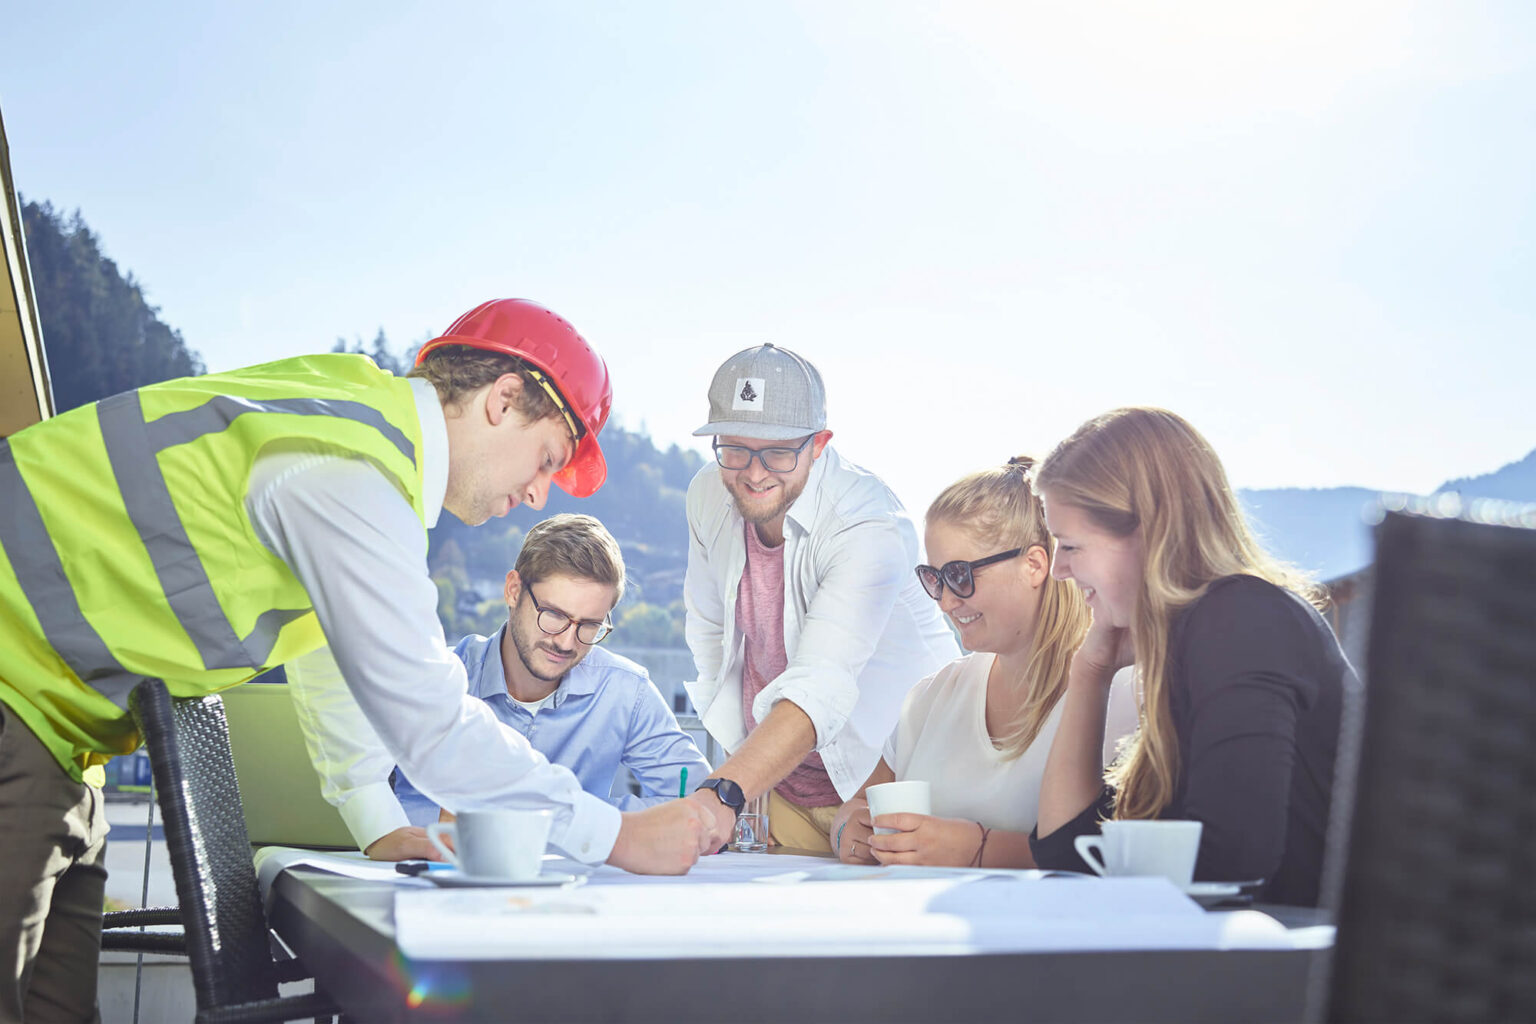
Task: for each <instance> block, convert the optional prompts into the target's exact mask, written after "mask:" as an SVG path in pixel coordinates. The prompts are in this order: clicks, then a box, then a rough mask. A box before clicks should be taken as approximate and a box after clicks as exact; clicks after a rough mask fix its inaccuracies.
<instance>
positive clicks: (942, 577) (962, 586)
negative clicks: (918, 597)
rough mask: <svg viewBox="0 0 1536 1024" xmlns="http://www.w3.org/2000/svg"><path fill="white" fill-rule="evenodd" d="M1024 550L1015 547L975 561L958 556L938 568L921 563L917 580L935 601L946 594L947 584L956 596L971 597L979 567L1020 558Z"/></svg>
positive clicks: (917, 569) (917, 570)
mask: <svg viewBox="0 0 1536 1024" xmlns="http://www.w3.org/2000/svg"><path fill="white" fill-rule="evenodd" d="M1023 551H1024V549H1023V548H1014V549H1013V550H1011V551H1002V552H999V553H998V554H995V555H988V556H987V557H986V558H978V559H976V561H974V562H962V561H960V560H959V559H958V558H957V559H955V560H954V561H953V562H945V563H944V564H943V565H941V566H939V567H938V568H937V569H935V568H934V567H933V566H931V565H920V566H918V567H917V568H916V569H915V570H914V571H915V572H916V573H917V581H918V582H919V583H921V584H922V585H923V589H924V590H926V591H927V592H928V596H929V597H931V598H933V599H934V600H935V601H937V600H939V598H941V597H943V596H944V588H945V587H946V586H948V587H949V589H950V591H951V592H952V593H953V594H954V595H955V596H956V597H970V596H971V595H972V594H974V593H976V570H977V569H980V568H982V567H983V566H988V565H992V564H994V563H997V562H1006V561H1007V560H1008V559H1010V558H1018V557H1019V555H1020V554H1022V553H1023Z"/></svg>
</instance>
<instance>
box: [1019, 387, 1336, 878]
mask: <svg viewBox="0 0 1536 1024" xmlns="http://www.w3.org/2000/svg"><path fill="white" fill-rule="evenodd" d="M1037 482H1038V487H1039V489H1040V492H1041V497H1042V498H1043V500H1044V503H1045V510H1046V520H1047V522H1048V523H1049V526H1050V530H1051V533H1052V534H1053V535H1054V536H1055V538H1056V545H1057V547H1056V562H1055V569H1054V571H1055V574H1056V576H1057V577H1058V578H1060V579H1062V580H1069V579H1070V580H1073V581H1074V582H1076V584H1077V585H1078V586H1079V587H1081V588H1082V591H1083V593H1084V594H1085V595H1086V596H1087V600H1088V607H1089V608H1090V609H1092V612H1093V626H1092V629H1090V630H1089V633H1088V636H1087V638H1086V639H1085V640H1084V642H1083V646H1082V648H1081V649H1080V650H1079V651H1078V653H1077V656H1076V657H1075V658H1074V659H1073V664H1072V671H1071V682H1070V685H1069V686H1068V688H1067V695H1066V697H1065V698H1064V699H1063V700H1062V713H1061V725H1060V728H1059V729H1058V730H1057V733H1056V740H1055V744H1054V746H1053V747H1052V749H1051V753H1050V759H1049V761H1048V763H1047V765H1046V772H1045V781H1044V783H1043V784H1042V786H1041V793H1040V820H1039V826H1038V835H1037V836H1036V837H1034V839H1033V841H1032V848H1033V850H1034V855H1035V859H1036V860H1037V861H1038V863H1039V865H1040V866H1041V867H1045V868H1076V869H1079V870H1081V869H1082V868H1083V867H1084V866H1085V865H1084V864H1083V862H1082V860H1081V859H1080V858H1079V857H1078V856H1077V853H1076V851H1075V850H1074V849H1073V840H1074V838H1075V837H1076V836H1079V835H1082V834H1085V833H1091V832H1097V831H1098V829H1099V822H1100V821H1102V820H1104V819H1105V818H1121V819H1126V818H1180V819H1193V820H1196V821H1200V822H1202V823H1203V824H1204V828H1203V829H1202V830H1201V839H1200V854H1199V859H1198V861H1197V862H1196V865H1195V878H1196V879H1197V880H1200V881H1246V880H1252V879H1264V880H1265V883H1264V885H1263V886H1262V888H1260V890H1259V891H1258V894H1257V896H1256V898H1257V899H1259V900H1262V901H1264V902H1271V903H1290V904H1301V905H1312V904H1315V903H1316V902H1317V898H1318V883H1319V878H1320V875H1321V871H1322V859H1323V835H1324V831H1325V829H1326V826H1327V823H1328V814H1329V796H1330V790H1331V788H1332V782H1333V765H1334V751H1335V748H1336V747H1337V743H1338V734H1339V718H1340V713H1341V707H1342V700H1343V694H1344V691H1345V690H1346V688H1348V687H1350V686H1352V685H1357V684H1356V683H1355V680H1354V676H1353V672H1352V670H1351V669H1350V667H1349V664H1348V662H1347V661H1345V659H1344V655H1343V653H1342V652H1341V651H1340V650H1339V645H1338V642H1337V640H1335V639H1334V636H1333V632H1332V631H1331V630H1330V629H1329V628H1328V624H1327V623H1326V622H1325V621H1324V620H1323V618H1322V616H1321V615H1319V614H1318V611H1317V609H1316V608H1315V607H1314V605H1313V603H1312V600H1313V599H1314V598H1316V597H1317V596H1319V595H1318V594H1317V593H1316V591H1315V588H1313V587H1312V586H1311V585H1310V584H1308V583H1307V582H1306V581H1305V580H1304V579H1302V578H1300V577H1299V576H1298V575H1297V574H1295V573H1294V572H1292V571H1291V570H1289V569H1287V568H1286V567H1284V566H1282V565H1280V564H1278V563H1277V562H1275V561H1274V560H1273V559H1272V558H1270V557H1269V556H1268V555H1267V554H1265V552H1264V550H1263V549H1262V548H1261V547H1260V546H1259V545H1258V543H1257V542H1256V541H1255V540H1254V538H1253V535H1252V533H1251V532H1250V531H1249V529H1248V526H1247V524H1246V523H1245V522H1244V520H1243V515H1242V512H1241V510H1240V509H1239V507H1238V503H1237V499H1236V497H1235V496H1234V495H1233V493H1232V489H1231V487H1230V486H1228V484H1227V477H1226V473H1225V471H1224V470H1223V469H1222V466H1221V462H1220V461H1219V460H1218V459H1217V458H1216V454H1215V452H1213V451H1212V450H1211V447H1210V445H1209V444H1208V443H1207V442H1206V440H1205V439H1204V438H1203V437H1201V436H1200V434H1199V433H1197V432H1196V431H1195V429H1194V428H1193V427H1191V426H1190V425H1189V424H1188V423H1186V422H1185V421H1184V420H1182V419H1180V418H1179V417H1178V416H1175V415H1174V414H1173V413H1170V412H1166V411H1164V410H1161V409H1118V410H1116V411H1114V412H1110V413H1106V414H1105V415H1103V416H1100V417H1098V418H1097V419H1094V420H1090V421H1089V422H1088V423H1086V424H1084V425H1083V426H1082V427H1080V428H1079V429H1078V430H1077V432H1076V433H1075V434H1073V435H1072V436H1071V437H1069V438H1067V439H1066V440H1065V441H1063V442H1062V443H1061V444H1059V445H1057V447H1056V450H1055V451H1053V452H1052V453H1051V455H1050V457H1049V458H1047V459H1046V460H1045V462H1044V463H1043V464H1042V465H1041V467H1040V472H1039V474H1038V477H1037ZM1132 664H1134V665H1135V672H1136V676H1137V681H1138V688H1139V690H1140V692H1141V694H1142V702H1141V703H1142V709H1141V728H1140V730H1139V732H1138V734H1137V736H1136V738H1135V739H1134V740H1133V741H1132V742H1131V743H1130V744H1128V745H1127V747H1126V749H1125V750H1124V752H1123V754H1122V756H1121V758H1120V759H1119V760H1118V761H1117V762H1115V763H1114V764H1113V765H1112V766H1111V767H1110V769H1109V771H1108V772H1107V773H1106V772H1105V771H1104V762H1103V761H1102V760H1101V759H1100V750H1101V747H1100V743H1099V737H1100V735H1101V733H1100V729H1101V728H1102V725H1103V721H1104V718H1103V715H1104V702H1105V699H1106V694H1107V693H1108V692H1109V685H1110V678H1111V675H1112V673H1113V672H1115V670H1116V669H1118V668H1120V667H1122V666H1126V665H1132ZM1106 783H1107V785H1106Z"/></svg>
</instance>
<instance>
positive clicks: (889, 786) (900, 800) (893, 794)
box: [864, 779, 933, 836]
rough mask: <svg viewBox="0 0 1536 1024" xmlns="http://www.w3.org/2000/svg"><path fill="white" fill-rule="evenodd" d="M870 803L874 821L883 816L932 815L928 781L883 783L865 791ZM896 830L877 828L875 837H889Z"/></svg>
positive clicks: (914, 780) (870, 814) (909, 780)
mask: <svg viewBox="0 0 1536 1024" xmlns="http://www.w3.org/2000/svg"><path fill="white" fill-rule="evenodd" d="M864 799H866V800H868V801H869V817H870V820H871V821H873V820H874V819H875V818H878V817H880V815H882V814H932V813H933V811H932V810H930V807H931V806H932V805H931V804H930V803H929V800H930V794H929V789H928V781H927V780H926V779H906V780H905V781H902V782H882V783H880V785H878V786H870V787H869V788H868V789H866V790H865V791H864ZM895 831H896V830H895V829H893V828H881V827H879V826H878V825H877V826H875V835H877V836H883V835H889V834H890V833H892V832H895Z"/></svg>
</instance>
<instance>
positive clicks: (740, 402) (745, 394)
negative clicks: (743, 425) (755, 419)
mask: <svg viewBox="0 0 1536 1024" xmlns="http://www.w3.org/2000/svg"><path fill="white" fill-rule="evenodd" d="M763 384H764V378H762V377H737V378H736V396H735V397H734V398H733V399H732V400H731V408H732V409H750V410H751V411H752V412H762V411H763Z"/></svg>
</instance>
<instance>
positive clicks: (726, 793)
mask: <svg viewBox="0 0 1536 1024" xmlns="http://www.w3.org/2000/svg"><path fill="white" fill-rule="evenodd" d="M704 785H706V786H708V787H709V788H710V789H712V790H714V791H715V795H716V796H718V797H719V798H720V802H721V803H723V804H725V806H727V807H729V808H730V809H731V810H733V811H735V812H736V813H738V814H740V813H741V809H742V808H743V807H744V806H746V803H747V797H746V794H745V793H743V792H742V791H741V787H740V786H738V785H736V783H734V782H732V781H731V780H730V779H710V780H709V781H708V782H706V783H704Z"/></svg>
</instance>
